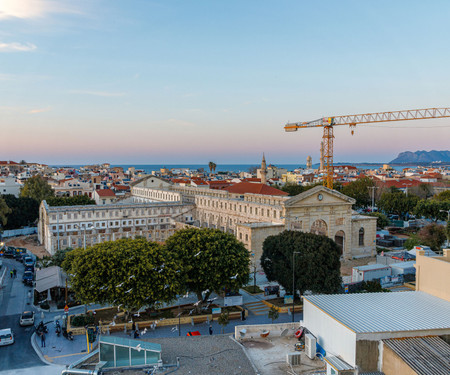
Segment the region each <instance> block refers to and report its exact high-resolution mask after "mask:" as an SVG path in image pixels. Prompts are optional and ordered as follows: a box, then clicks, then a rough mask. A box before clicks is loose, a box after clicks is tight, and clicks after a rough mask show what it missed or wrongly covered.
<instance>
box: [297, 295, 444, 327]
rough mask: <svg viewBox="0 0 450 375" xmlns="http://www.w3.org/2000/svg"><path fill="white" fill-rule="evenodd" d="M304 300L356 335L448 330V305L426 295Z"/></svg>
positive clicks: (349, 296)
mask: <svg viewBox="0 0 450 375" xmlns="http://www.w3.org/2000/svg"><path fill="white" fill-rule="evenodd" d="M303 298H304V299H305V301H309V302H311V303H312V304H313V305H315V306H316V307H318V308H319V309H321V310H322V311H324V312H325V313H327V314H328V315H330V316H332V317H333V318H335V319H336V320H337V321H339V322H340V323H342V324H343V325H345V326H346V327H348V328H349V329H351V330H352V331H354V332H357V333H368V332H395V331H420V330H433V329H450V313H449V312H450V302H449V301H445V300H443V299H440V298H437V297H434V296H432V295H430V294H427V293H425V292H398V293H355V294H329V295H312V296H304V297H303Z"/></svg>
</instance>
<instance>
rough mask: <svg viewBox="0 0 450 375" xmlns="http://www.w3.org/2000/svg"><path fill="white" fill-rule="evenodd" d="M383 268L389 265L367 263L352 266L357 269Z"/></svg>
mask: <svg viewBox="0 0 450 375" xmlns="http://www.w3.org/2000/svg"><path fill="white" fill-rule="evenodd" d="M384 268H389V266H386V265H385V264H368V265H366V266H358V267H353V269H356V270H358V271H372V270H381V269H384Z"/></svg>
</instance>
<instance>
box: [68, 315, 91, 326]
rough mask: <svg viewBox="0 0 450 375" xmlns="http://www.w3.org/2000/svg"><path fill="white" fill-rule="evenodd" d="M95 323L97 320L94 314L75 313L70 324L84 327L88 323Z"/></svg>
mask: <svg viewBox="0 0 450 375" xmlns="http://www.w3.org/2000/svg"><path fill="white" fill-rule="evenodd" d="M94 323H95V320H94V316H93V315H92V314H87V315H84V314H82V315H75V316H74V317H73V318H72V319H71V320H70V325H71V326H73V327H84V326H86V325H91V324H94Z"/></svg>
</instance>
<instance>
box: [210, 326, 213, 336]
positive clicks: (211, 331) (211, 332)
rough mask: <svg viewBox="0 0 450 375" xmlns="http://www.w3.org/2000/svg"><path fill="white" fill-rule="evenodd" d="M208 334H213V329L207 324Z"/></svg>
mask: <svg viewBox="0 0 450 375" xmlns="http://www.w3.org/2000/svg"><path fill="white" fill-rule="evenodd" d="M209 334H210V335H212V334H213V329H212V325H211V324H210V325H209Z"/></svg>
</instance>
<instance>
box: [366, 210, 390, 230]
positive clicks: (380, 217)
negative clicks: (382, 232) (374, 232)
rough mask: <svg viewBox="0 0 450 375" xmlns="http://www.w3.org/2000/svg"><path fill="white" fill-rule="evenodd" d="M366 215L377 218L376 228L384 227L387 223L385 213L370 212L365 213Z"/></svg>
mask: <svg viewBox="0 0 450 375" xmlns="http://www.w3.org/2000/svg"><path fill="white" fill-rule="evenodd" d="M365 215H366V216H373V217H376V218H377V228H381V229H383V228H385V227H387V226H388V225H389V219H388V218H387V216H386V215H385V214H382V213H381V212H371V213H369V214H365Z"/></svg>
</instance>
